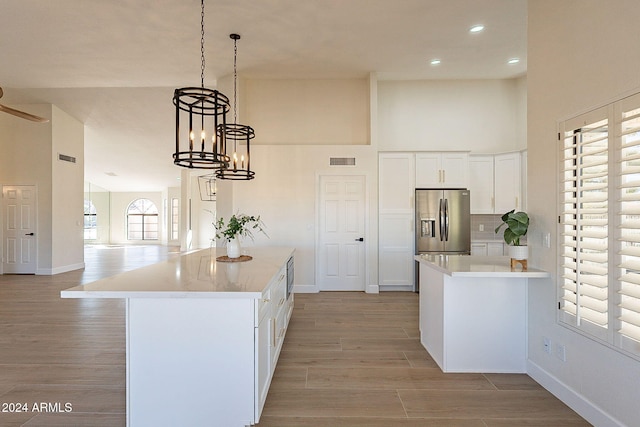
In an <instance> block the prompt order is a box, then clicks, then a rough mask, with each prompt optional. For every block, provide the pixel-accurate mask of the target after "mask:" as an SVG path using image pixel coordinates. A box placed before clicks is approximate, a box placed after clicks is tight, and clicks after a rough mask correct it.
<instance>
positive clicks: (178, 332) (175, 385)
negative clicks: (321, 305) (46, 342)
mask: <svg viewBox="0 0 640 427" xmlns="http://www.w3.org/2000/svg"><path fill="white" fill-rule="evenodd" d="M293 252H294V250H293V249H291V248H277V247H275V248H274V247H264V248H252V249H251V256H252V257H253V259H251V260H249V261H246V262H220V261H217V260H216V258H217V257H218V256H220V255H224V253H225V251H224V250H222V251H221V253H217V252H216V249H215V248H212V249H205V250H201V251H196V252H191V253H187V254H183V255H181V256H176V257H173V258H171V259H169V260H167V261H164V262H161V263H158V264H154V265H151V266H148V267H143V268H140V269H137V270H133V271H129V272H126V273H122V274H118V275H116V276H112V277H108V278H105V279H102V280H99V281H96V282H93V283H90V284H86V285H80V286H76V287H74V288H70V289H66V290H64V291H62V292H61V296H62V298H124V299H125V300H126V364H127V378H126V381H127V387H126V388H127V425H128V426H177V425H184V426H187V425H188V426H212V425H216V426H218V425H219V426H229V427H235V426H247V425H253V424H255V423H257V422H258V421H259V419H260V414H261V412H262V408H263V406H264V401H265V399H266V395H267V392H268V390H269V385H270V383H271V378H272V376H273V371H274V369H275V365H276V363H277V359H278V356H279V353H280V349H281V348H282V342H283V340H284V334H285V332H286V329H287V325H288V322H289V319H290V317H291V314H292V310H293V294H292V293H290V292H289V291H288V286H287V264H288V261H289V259H290V258H292V256H293Z"/></svg>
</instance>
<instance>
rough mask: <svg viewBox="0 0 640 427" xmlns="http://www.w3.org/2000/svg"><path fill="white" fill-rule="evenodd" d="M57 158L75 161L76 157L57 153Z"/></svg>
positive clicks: (70, 161)
mask: <svg viewBox="0 0 640 427" xmlns="http://www.w3.org/2000/svg"><path fill="white" fill-rule="evenodd" d="M58 160H62V161H63V162H69V163H75V162H76V158H75V157H73V156H67V155H66V154H60V153H58Z"/></svg>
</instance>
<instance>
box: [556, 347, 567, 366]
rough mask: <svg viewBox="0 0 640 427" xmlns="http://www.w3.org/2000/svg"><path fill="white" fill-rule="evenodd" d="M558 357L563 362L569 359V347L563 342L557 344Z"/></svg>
mask: <svg viewBox="0 0 640 427" xmlns="http://www.w3.org/2000/svg"><path fill="white" fill-rule="evenodd" d="M556 357H557V358H558V359H560V360H562V361H563V362H566V361H567V349H566V348H565V346H564V345H562V344H556Z"/></svg>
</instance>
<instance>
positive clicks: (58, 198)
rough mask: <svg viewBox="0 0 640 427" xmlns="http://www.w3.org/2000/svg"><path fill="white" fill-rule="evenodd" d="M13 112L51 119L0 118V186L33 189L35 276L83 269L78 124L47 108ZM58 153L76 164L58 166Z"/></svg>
mask: <svg viewBox="0 0 640 427" xmlns="http://www.w3.org/2000/svg"><path fill="white" fill-rule="evenodd" d="M14 107H16V108H18V109H21V110H25V111H28V112H30V113H33V114H36V115H39V116H41V117H47V118H49V119H50V120H51V121H50V122H49V123H34V122H30V121H28V120H24V119H20V118H17V117H13V116H10V115H8V114H2V115H0V153H2V155H0V185H35V186H36V187H37V192H38V199H37V203H38V211H37V229H36V235H37V242H38V243H37V247H38V249H37V251H38V265H37V269H36V272H37V273H38V274H53V273H59V272H63V271H68V270H72V269H76V268H82V266H83V262H84V254H83V253H82V250H81V248H82V228H83V227H82V220H83V217H82V198H83V189H82V185H83V175H84V171H83V163H82V158H83V143H84V130H83V128H82V125H81V124H80V123H79V122H77V121H76V120H75V119H73V118H72V117H71V116H69V115H68V114H66V113H65V112H64V111H62V110H60V109H59V108H57V107H55V106H52V105H49V104H46V105H45V104H41V105H31V104H30V105H23V106H14ZM58 152H60V153H63V154H69V155H73V156H77V160H78V161H79V163H76V164H75V165H73V166H72V167H69V166H70V165H71V164H66V163H65V164H62V163H63V162H58V160H57V157H58ZM0 215H2V214H1V213H0ZM1 221H2V217H1V216H0V222H1ZM78 221H80V223H79V225H78ZM1 239H2V236H1V231H0V240H1ZM78 239H79V240H78Z"/></svg>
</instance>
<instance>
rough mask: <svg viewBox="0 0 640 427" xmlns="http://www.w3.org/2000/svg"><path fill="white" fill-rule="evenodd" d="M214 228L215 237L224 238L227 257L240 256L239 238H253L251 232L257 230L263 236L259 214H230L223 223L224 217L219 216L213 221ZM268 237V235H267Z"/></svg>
mask: <svg viewBox="0 0 640 427" xmlns="http://www.w3.org/2000/svg"><path fill="white" fill-rule="evenodd" d="M213 226H214V227H215V229H216V239H222V238H224V239H225V242H226V246H227V257H229V258H238V257H240V238H241V237H249V238H251V240H253V232H254V231H259V232H261V233H262V234H264V235H265V236H267V233H266V232H265V231H264V223H263V222H262V220H261V219H260V215H258V216H253V215H245V214H235V215H231V218H229V221H227V222H226V223H225V220H224V218H219V219H218V220H217V221H216V222H214V223H213ZM267 237H269V236H267Z"/></svg>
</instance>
